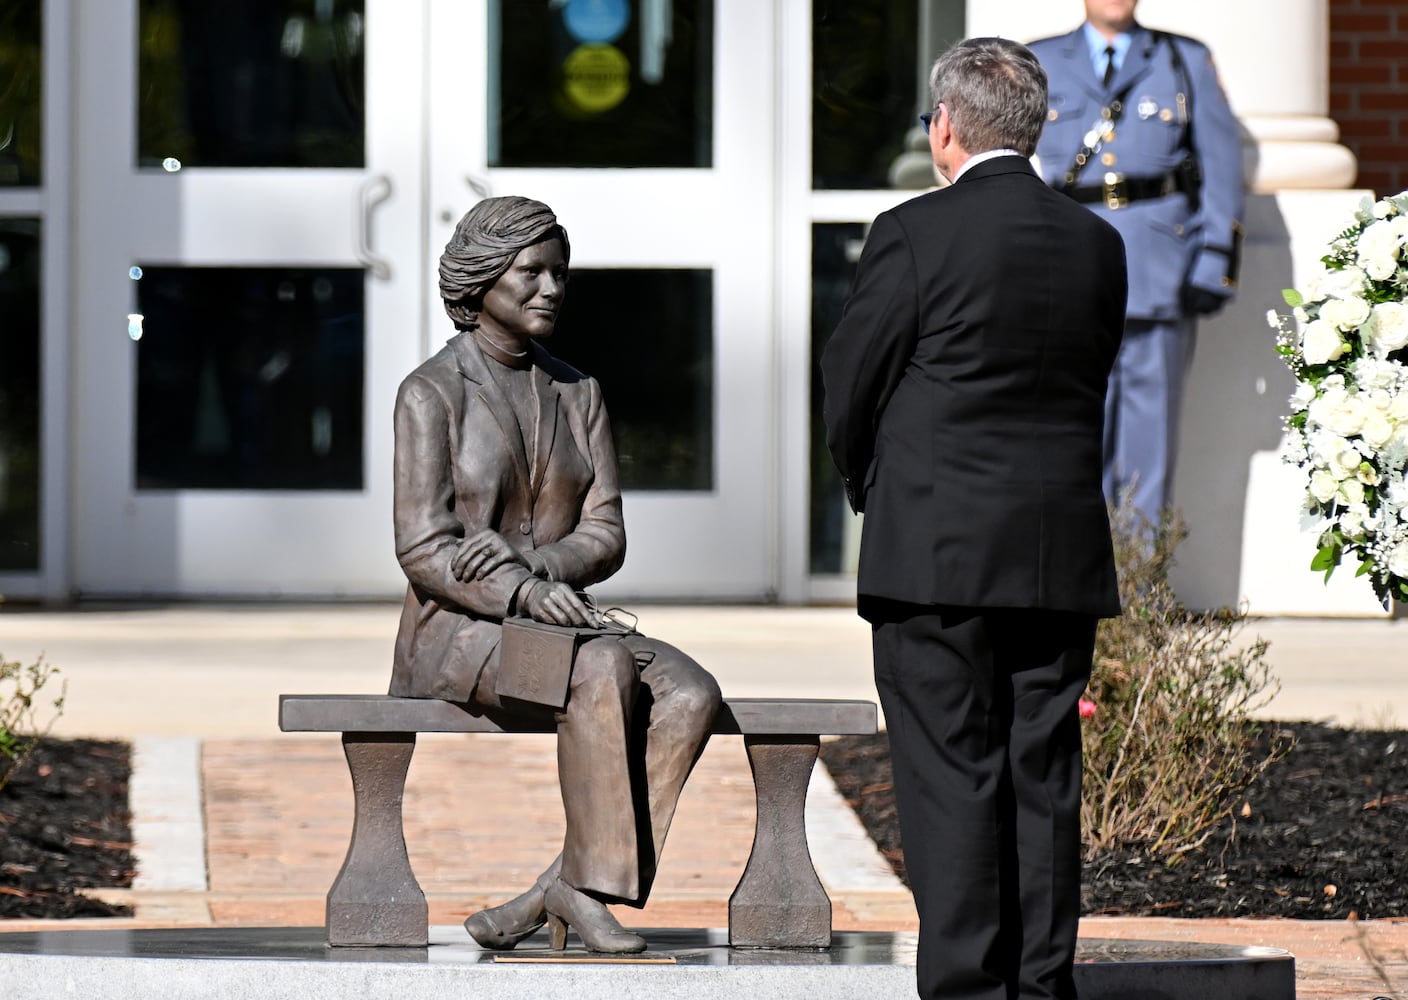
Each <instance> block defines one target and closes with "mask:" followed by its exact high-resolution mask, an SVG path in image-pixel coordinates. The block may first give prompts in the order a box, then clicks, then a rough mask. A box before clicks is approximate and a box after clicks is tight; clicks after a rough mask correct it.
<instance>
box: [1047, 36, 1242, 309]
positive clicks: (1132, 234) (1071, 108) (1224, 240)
mask: <svg viewBox="0 0 1408 1000" xmlns="http://www.w3.org/2000/svg"><path fill="white" fill-rule="evenodd" d="M1130 35H1131V41H1130V47H1129V51H1128V52H1127V53H1126V55H1125V59H1124V62H1123V63H1122V64H1121V65H1120V68H1119V72H1118V73H1116V74H1115V77H1114V79H1113V80H1111V81H1110V86H1109V87H1108V88H1106V87H1105V86H1104V85H1103V84H1102V83H1101V81H1100V79H1099V78H1098V77H1097V76H1096V75H1095V67H1094V66H1093V65H1092V63H1091V60H1090V50H1089V47H1088V46H1087V45H1086V42H1085V36H1084V33H1083V31H1082V29H1079V28H1077V29H1076V30H1075V31H1073V32H1071V33H1070V34H1066V35H1059V36H1057V37H1054V38H1043V39H1041V40H1039V41H1035V42H1032V43H1031V50H1032V52H1034V53H1035V54H1036V57H1037V58H1038V59H1039V60H1041V65H1042V67H1043V68H1044V69H1045V70H1046V74H1047V85H1048V91H1049V100H1050V110H1049V111H1048V112H1047V122H1046V127H1045V129H1043V130H1042V134H1041V141H1040V142H1039V143H1038V145H1037V156H1038V157H1039V158H1040V160H1041V173H1042V176H1043V177H1044V178H1045V179H1046V182H1047V183H1048V184H1052V185H1057V186H1059V185H1061V184H1062V183H1063V181H1064V178H1065V175H1066V171H1067V170H1069V169H1070V168H1071V165H1072V162H1073V161H1074V160H1075V156H1076V153H1077V152H1079V151H1080V149H1081V146H1082V144H1083V141H1084V136H1085V134H1086V133H1087V132H1088V131H1089V130H1090V128H1091V126H1092V125H1094V124H1095V123H1096V122H1097V121H1098V120H1099V119H1100V110H1101V108H1103V107H1105V106H1106V105H1107V104H1109V102H1110V100H1111V99H1112V98H1114V97H1115V96H1117V95H1118V94H1119V93H1120V92H1121V91H1126V92H1127V96H1126V99H1125V102H1124V103H1125V107H1124V113H1123V115H1122V116H1121V118H1120V120H1119V123H1118V124H1117V125H1116V126H1115V133H1114V136H1113V137H1112V138H1109V139H1107V140H1106V141H1105V142H1104V143H1103V144H1102V145H1101V147H1100V151H1099V153H1097V155H1096V156H1095V157H1093V158H1092V159H1091V162H1090V163H1088V164H1087V165H1086V167H1085V169H1084V170H1083V171H1082V172H1081V174H1080V179H1079V181H1078V182H1077V183H1078V184H1079V185H1082V186H1084V185H1087V184H1099V183H1101V181H1102V180H1103V179H1104V176H1105V174H1106V173H1107V172H1110V171H1114V172H1117V173H1122V174H1124V175H1125V176H1126V177H1138V178H1144V177H1161V176H1164V175H1166V174H1168V173H1170V172H1171V171H1172V170H1174V168H1175V167H1177V166H1178V164H1179V162H1180V161H1181V160H1182V159H1183V157H1184V155H1185V152H1186V149H1187V148H1189V147H1191V148H1192V150H1193V152H1194V154H1195V156H1196V157H1197V160H1198V164H1199V167H1200V169H1201V172H1202V184H1201V186H1200V188H1199V194H1198V199H1197V201H1198V204H1197V207H1196V208H1195V207H1194V206H1193V204H1192V203H1191V200H1190V199H1189V198H1188V197H1187V196H1186V195H1184V194H1180V193H1176V192H1175V193H1173V194H1170V195H1167V196H1165V197H1163V198H1149V199H1146V200H1142V201H1135V202H1131V203H1130V204H1128V205H1126V206H1124V207H1123V208H1118V209H1110V208H1107V207H1105V205H1104V204H1103V203H1100V202H1094V203H1090V204H1088V205H1087V206H1086V207H1087V208H1089V209H1090V210H1092V211H1094V212H1095V213H1096V214H1097V215H1099V216H1100V217H1101V218H1103V219H1104V220H1105V221H1107V222H1109V223H1110V224H1111V225H1112V226H1114V227H1115V228H1116V229H1118V230H1119V233H1120V235H1121V236H1122V237H1124V243H1125V252H1126V254H1127V255H1128V258H1129V306H1128V315H1129V316H1131V317H1133V318H1135V319H1155V320H1166V319H1177V318H1179V317H1181V316H1182V315H1183V312H1184V309H1183V305H1182V303H1181V301H1180V296H1181V293H1182V290H1183V287H1184V286H1185V285H1191V286H1194V287H1197V288H1201V289H1204V290H1206V291H1210V292H1213V293H1215V294H1216V295H1219V296H1222V297H1224V298H1225V297H1228V296H1230V295H1231V294H1232V293H1233V290H1234V284H1235V277H1236V275H1235V272H1232V273H1230V274H1229V268H1230V267H1231V265H1232V259H1231V258H1232V255H1233V253H1234V245H1235V244H1236V242H1237V241H1238V240H1239V239H1240V237H1239V236H1237V235H1235V234H1234V227H1239V226H1240V224H1241V223H1240V220H1241V219H1242V212H1243V208H1244V200H1245V192H1244V181H1243V176H1242V139H1241V130H1240V129H1239V128H1238V126H1237V120H1236V118H1235V117H1234V116H1233V114H1232V109H1231V108H1230V107H1229V106H1228V104H1227V96H1226V95H1225V94H1224V93H1223V90H1222V84H1221V82H1220V81H1219V80H1218V78H1217V70H1216V68H1215V67H1214V66H1213V62H1212V55H1211V53H1210V52H1209V51H1208V48H1207V46H1205V45H1203V44H1202V43H1201V42H1197V41H1194V40H1193V39H1191V38H1185V37H1182V36H1180V35H1170V34H1166V33H1159V35H1156V34H1155V33H1154V32H1152V31H1149V30H1148V29H1146V28H1143V27H1141V26H1139V25H1135V26H1134V28H1133V29H1132V30H1131V31H1130ZM1175 45H1176V46H1178V51H1179V54H1180V55H1181V56H1182V60H1183V65H1184V67H1185V73H1183V74H1180V73H1179V72H1178V70H1177V68H1176V66H1175V65H1174V60H1173V46H1175ZM1180 94H1182V95H1183V98H1184V100H1183V102H1182V106H1180V101H1179V99H1178V98H1179V95H1180ZM1185 108H1186V109H1188V113H1187V114H1185ZM1107 156H1108V157H1112V158H1113V160H1112V161H1111V162H1108V163H1107V162H1106V161H1105V160H1104V157H1107Z"/></svg>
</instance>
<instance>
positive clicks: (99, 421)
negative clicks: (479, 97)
mask: <svg viewBox="0 0 1408 1000" xmlns="http://www.w3.org/2000/svg"><path fill="white" fill-rule="evenodd" d="M81 15H82V16H81V17H79V18H77V19H76V25H75V30H76V33H77V36H78V37H77V38H76V39H75V50H74V51H75V53H76V80H75V82H74V84H73V86H74V98H75V104H74V106H75V108H76V109H77V110H76V115H77V118H78V120H77V123H76V128H75V131H74V134H75V135H76V136H77V148H76V150H75V153H76V155H75V156H74V157H73V164H74V167H73V169H74V187H75V206H76V211H75V222H74V229H73V231H74V242H73V245H74V255H73V259H74V261H75V268H74V273H73V274H72V275H71V276H70V280H69V282H68V287H69V288H71V289H72V290H73V294H74V298H75V304H74V307H73V308H74V316H75V323H74V334H73V340H72V349H73V356H72V359H71V361H70V364H71V366H72V372H73V382H72V385H73V391H72V397H73V400H72V401H73V413H74V419H75V420H76V423H77V427H76V430H75V433H74V435H73V436H74V439H75V441H76V448H75V451H74V454H73V456H72V459H71V461H72V467H71V470H72V471H71V475H72V483H73V489H72V494H73V499H72V502H73V506H74V518H73V524H74V527H73V552H72V559H71V562H72V566H73V574H74V584H75V587H76V589H77V590H78V591H79V592H81V593H84V594H87V595H94V594H98V595H101V594H122V595H129V596H130V595H136V594H157V595H164V594H171V595H219V594H231V595H248V596H269V595H273V594H280V593H282V594H307V595H315V596H335V595H354V596H355V595H373V594H375V595H385V594H392V593H395V592H396V590H397V588H398V587H399V586H400V585H401V576H400V571H399V569H398V567H397V566H396V563H395V558H394V552H393V545H392V539H391V482H390V469H391V435H390V428H391V406H392V403H393V401H394V397H395V388H396V384H397V382H398V381H399V379H400V378H401V376H402V375H403V374H404V373H405V372H406V371H408V370H409V369H410V368H411V367H413V366H414V364H415V363H416V362H417V361H418V360H419V357H420V353H421V349H422V343H421V337H420V334H419V331H420V329H421V327H422V325H423V319H424V308H425V306H424V303H423V301H422V296H421V292H422V289H423V287H424V283H423V278H422V271H421V270H420V248H421V246H423V238H424V234H423V228H422V217H423V213H424V204H423V192H424V188H423V185H422V181H421V177H422V165H423V157H424V143H423V129H424V125H423V123H422V117H421V113H420V112H421V108H422V107H423V100H424V89H423V78H422V74H421V73H420V72H419V70H418V67H419V66H420V65H421V63H422V59H423V53H424V44H425V43H424V29H425V20H424V12H423V11H422V10H421V9H420V7H419V6H418V5H416V4H399V3H394V2H391V0H104V2H103V3H96V4H84V5H82V12H81Z"/></svg>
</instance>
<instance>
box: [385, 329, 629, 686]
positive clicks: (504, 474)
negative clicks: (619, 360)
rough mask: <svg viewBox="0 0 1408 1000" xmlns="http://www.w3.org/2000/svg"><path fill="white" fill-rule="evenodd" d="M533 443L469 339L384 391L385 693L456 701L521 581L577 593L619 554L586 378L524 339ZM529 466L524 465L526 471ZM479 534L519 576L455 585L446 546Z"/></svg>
mask: <svg viewBox="0 0 1408 1000" xmlns="http://www.w3.org/2000/svg"><path fill="white" fill-rule="evenodd" d="M533 364H534V367H533V377H534V378H535V379H536V380H537V389H538V396H539V419H538V436H537V440H536V442H535V446H534V447H533V448H532V449H531V450H530V449H529V448H528V447H526V445H525V441H524V432H523V431H522V430H520V429H519V425H518V420H517V418H516V417H515V416H514V413H513V409H512V407H511V405H510V404H509V401H508V399H507V397H505V396H504V394H503V393H502V392H501V391H500V390H499V388H498V386H497V385H495V383H494V380H493V378H492V377H491V376H490V374H489V369H488V367H487V365H486V363H485V360H484V356H483V354H482V353H481V352H480V350H479V347H478V345H476V344H475V342H474V337H473V335H472V334H469V333H461V334H459V335H458V336H456V337H454V338H453V339H451V340H450V342H449V343H448V344H447V345H446V346H445V347H444V348H443V349H441V351H440V352H439V353H438V354H436V355H435V356H434V357H432V358H431V359H430V360H429V361H426V362H425V363H424V364H423V365H421V366H420V367H419V368H417V369H416V370H415V371H413V372H411V374H410V375H408V376H406V378H405V380H404V381H403V382H402V383H401V387H400V390H399V391H398V393H397V395H396V411H395V421H396V446H395V473H394V474H395V498H394V517H395V526H396V556H397V558H398V559H399V560H400V562H401V568H402V569H403V570H404V571H405V573H406V577H407V579H408V580H409V581H410V583H409V586H408V587H407V590H406V601H405V605H404V607H403V608H402V612H401V625H400V630H399V631H398V633H397V636H396V650H395V658H394V662H393V667H392V675H391V691H390V693H391V694H393V695H401V696H410V697H422V698H445V699H447V700H451V701H468V700H469V699H470V696H471V694H472V693H473V691H474V685H475V682H476V681H477V680H478V678H479V673H480V671H481V670H482V669H483V666H484V663H485V661H486V660H488V658H489V655H490V653H492V652H493V650H494V648H495V646H497V645H498V642H499V636H500V631H501V629H500V625H499V622H500V620H501V619H502V618H503V617H504V616H505V615H506V614H507V613H508V612H509V610H510V606H511V603H512V601H513V599H514V596H515V594H516V593H517V591H518V590H519V588H520V587H521V586H522V585H523V584H524V583H526V582H527V581H528V580H529V579H531V578H532V577H533V576H534V575H537V576H540V577H542V578H544V579H550V580H562V581H565V582H567V583H570V584H571V585H572V586H573V587H576V588H579V589H580V588H583V587H586V586H588V585H590V584H593V583H596V582H597V581H600V580H603V579H605V578H606V577H608V576H610V575H611V574H612V573H614V572H616V570H618V569H619V568H620V567H621V563H622V561H623V560H624V558H625V554H626V534H625V527H624V525H623V523H622V520H621V491H620V488H619V486H618V483H617V474H616V452H615V449H614V447H613V445H612V442H611V429H610V426H609V424H608V422H607V417H606V408H605V406H604V405H603V404H602V399H601V389H600V387H599V386H598V385H597V383H596V381H595V380H594V379H591V378H588V377H586V376H585V375H582V374H581V373H580V372H578V371H576V370H574V369H573V368H572V367H570V366H569V365H566V364H564V363H562V362H561V361H558V360H557V359H556V358H553V357H552V356H551V355H549V354H548V353H547V352H546V351H545V350H543V349H542V348H541V347H540V346H538V345H537V344H534V345H533ZM530 463H531V465H530ZM484 528H492V529H493V530H495V531H497V532H499V533H500V534H502V535H503V536H504V537H505V538H506V539H507V540H508V541H509V542H510V543H512V544H513V545H514V546H516V547H517V548H518V549H520V550H521V551H523V552H525V553H526V554H527V556H528V558H529V561H530V562H531V563H532V566H533V570H531V571H530V569H528V568H527V567H524V566H521V565H513V566H503V567H500V568H498V569H496V570H495V571H494V572H493V573H491V574H490V575H489V576H488V577H486V578H485V579H483V580H470V581H468V582H464V581H461V580H459V579H457V578H456V577H455V576H454V574H453V573H452V572H451V569H450V561H451V559H452V558H453V557H454V555H455V553H456V552H457V551H458V550H459V544H460V542H461V541H462V540H463V539H465V538H467V537H469V536H470V535H473V534H475V533H476V532H478V531H480V530H482V529H484Z"/></svg>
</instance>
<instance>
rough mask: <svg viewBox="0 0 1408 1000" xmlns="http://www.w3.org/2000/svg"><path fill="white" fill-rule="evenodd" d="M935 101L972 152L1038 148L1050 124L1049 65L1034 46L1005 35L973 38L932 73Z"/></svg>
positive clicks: (946, 56)
mask: <svg viewBox="0 0 1408 1000" xmlns="http://www.w3.org/2000/svg"><path fill="white" fill-rule="evenodd" d="M929 96H930V97H931V98H933V106H934V107H936V108H937V107H938V105H939V103H940V102H943V105H944V107H946V108H947V109H948V120H949V124H950V125H951V126H952V128H953V134H954V138H955V139H957V140H958V144H959V145H960V146H962V147H963V148H964V150H966V151H967V152H969V153H985V152H987V151H988V150H990V149H1015V150H1016V151H1017V152H1019V153H1021V154H1022V155H1023V156H1031V155H1032V154H1033V153H1034V152H1036V141H1037V139H1039V138H1041V129H1042V126H1043V125H1045V124H1046V106H1047V104H1046V70H1044V69H1042V68H1041V63H1039V62H1037V58H1036V56H1035V55H1033V54H1032V50H1031V49H1029V48H1027V47H1026V46H1025V45H1022V44H1020V43H1018V42H1014V41H1010V40H1009V39H1006V38H969V39H965V40H964V41H961V42H959V43H958V44H957V45H955V46H953V48H951V49H949V50H948V51H947V52H945V53H944V54H943V55H941V56H940V57H939V58H938V61H937V62H935V63H934V68H933V70H931V71H930V73H929Z"/></svg>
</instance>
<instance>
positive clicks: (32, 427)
mask: <svg viewBox="0 0 1408 1000" xmlns="http://www.w3.org/2000/svg"><path fill="white" fill-rule="evenodd" d="M44 15H45V11H44V6H43V5H42V4H40V3H37V2H36V3H9V4H0V597H14V596H20V597H29V596H39V595H42V594H44V592H45V591H46V590H47V589H48V587H47V586H46V579H45V578H46V575H48V574H46V570H47V569H48V568H49V566H50V565H51V564H54V565H56V564H57V563H58V562H59V561H60V559H61V556H60V555H59V554H58V551H57V550H58V548H59V547H58V546H55V545H53V544H52V540H53V535H52V532H54V531H56V530H62V527H63V519H62V516H55V514H54V513H49V512H46V511H45V503H44V500H45V498H46V497H47V496H52V486H53V483H54V474H55V473H56V472H57V471H58V470H59V467H60V466H59V463H58V462H57V461H56V460H55V456H57V455H58V454H60V452H59V450H58V449H56V448H54V447H53V446H52V445H53V442H54V441H55V440H56V439H57V438H58V435H57V434H56V433H50V434H47V435H46V420H45V416H46V414H45V408H46V406H48V407H53V406H54V405H55V399H54V395H53V394H52V392H51V391H50V385H51V384H52V380H49V379H46V371H47V369H48V368H49V367H50V365H51V361H52V358H51V357H46V354H45V349H46V345H48V344H52V343H55V342H57V339H58V334H59V331H60V330H62V329H63V326H62V316H61V315H58V313H59V310H57V309H55V308H54V305H53V303H54V301H55V300H56V298H57V296H52V295H50V296H46V288H45V280H46V278H47V277H48V275H49V273H50V272H51V271H52V269H53V268H52V262H53V261H54V259H56V255H55V247H54V245H53V242H54V241H53V240H52V238H51V237H52V234H54V233H62V231H63V230H62V224H63V216H62V213H61V212H58V213H56V212H55V210H54V206H55V205H56V204H58V202H59V198H58V197H57V196H56V195H57V189H56V188H55V186H54V185H53V184H52V183H50V182H49V179H48V178H47V177H46V173H49V174H52V173H53V171H52V162H53V160H52V157H53V156H54V150H55V147H56V146H58V148H59V149H60V150H62V143H61V142H60V143H54V142H49V141H46V140H47V139H48V138H49V136H48V133H49V132H51V131H54V124H53V123H54V121H55V117H56V116H55V114H54V113H52V109H51V108H49V107H47V106H46V105H47V104H49V103H51V102H48V101H46V91H47V90H48V86H49V85H48V82H47V79H46V75H47V74H52V73H54V72H57V71H58V70H60V69H61V68H62V67H60V66H57V65H56V64H55V57H51V56H50V53H59V54H60V55H59V56H58V58H61V53H62V47H61V46H60V45H58V44H57V43H56V42H52V43H50V44H49V45H47V46H46V42H45V32H44V27H45V24H44V22H45V16H44ZM46 114H48V116H49V117H48V118H47V119H46ZM46 168H50V169H48V170H46ZM54 429H56V428H54Z"/></svg>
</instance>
